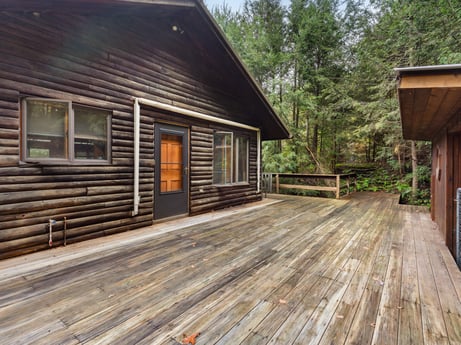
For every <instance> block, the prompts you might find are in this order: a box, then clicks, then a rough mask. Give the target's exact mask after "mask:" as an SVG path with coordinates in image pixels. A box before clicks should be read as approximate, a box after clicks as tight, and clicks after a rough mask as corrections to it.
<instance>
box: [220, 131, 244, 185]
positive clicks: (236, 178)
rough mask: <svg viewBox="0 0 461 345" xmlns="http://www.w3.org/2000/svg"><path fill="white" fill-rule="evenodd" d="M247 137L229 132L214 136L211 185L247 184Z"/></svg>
mask: <svg viewBox="0 0 461 345" xmlns="http://www.w3.org/2000/svg"><path fill="white" fill-rule="evenodd" d="M248 143H249V140H248V138H247V137H244V136H240V135H234V133H231V132H216V133H215V134H214V151H213V183H214V184H218V185H225V184H233V183H247V182H248V149H249V144H248Z"/></svg>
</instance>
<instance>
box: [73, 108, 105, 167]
mask: <svg viewBox="0 0 461 345" xmlns="http://www.w3.org/2000/svg"><path fill="white" fill-rule="evenodd" d="M108 116H109V114H108V113H107V112H106V111H103V110H99V109H92V108H84V107H74V128H75V133H74V155H75V159H100V160H107V117H108Z"/></svg>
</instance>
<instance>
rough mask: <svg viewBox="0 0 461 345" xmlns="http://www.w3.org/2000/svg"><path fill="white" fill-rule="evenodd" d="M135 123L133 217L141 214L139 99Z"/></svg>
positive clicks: (135, 103) (135, 108) (134, 115)
mask: <svg viewBox="0 0 461 345" xmlns="http://www.w3.org/2000/svg"><path fill="white" fill-rule="evenodd" d="M133 122H134V124H133V125H134V140H133V141H134V143H133V151H134V171H133V174H134V176H133V180H134V182H133V211H132V212H131V216H133V217H134V216H136V215H137V214H138V213H139V203H140V199H141V198H140V196H139V136H140V134H139V132H140V122H141V107H140V106H139V101H138V98H135V99H134V112H133Z"/></svg>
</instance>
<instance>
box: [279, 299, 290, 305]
mask: <svg viewBox="0 0 461 345" xmlns="http://www.w3.org/2000/svg"><path fill="white" fill-rule="evenodd" d="M279 303H280V304H287V303H288V302H287V300H285V299H279Z"/></svg>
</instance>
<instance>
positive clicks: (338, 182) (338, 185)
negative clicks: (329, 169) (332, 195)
mask: <svg viewBox="0 0 461 345" xmlns="http://www.w3.org/2000/svg"><path fill="white" fill-rule="evenodd" d="M340 194H341V177H340V176H339V175H336V199H339V197H340Z"/></svg>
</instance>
